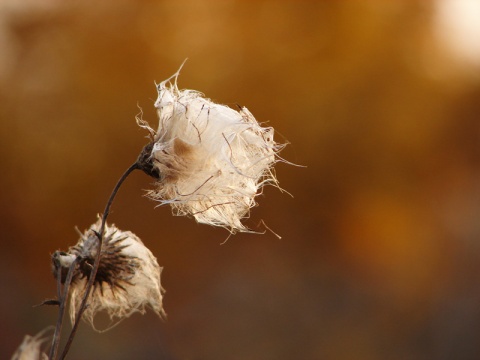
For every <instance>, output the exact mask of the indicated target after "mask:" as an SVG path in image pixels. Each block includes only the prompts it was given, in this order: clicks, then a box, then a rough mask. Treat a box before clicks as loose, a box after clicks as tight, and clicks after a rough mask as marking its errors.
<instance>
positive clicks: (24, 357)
mask: <svg viewBox="0 0 480 360" xmlns="http://www.w3.org/2000/svg"><path fill="white" fill-rule="evenodd" d="M49 330H50V329H45V330H43V331H41V332H39V333H38V334H37V335H35V336H30V335H25V337H24V338H23V341H22V343H21V344H20V346H19V347H18V349H17V350H16V351H15V354H13V356H12V360H47V359H48V356H47V354H46V353H45V352H43V351H42V345H43V344H44V343H45V342H47V341H49V340H50V338H51V336H45V333H46V332H47V331H49Z"/></svg>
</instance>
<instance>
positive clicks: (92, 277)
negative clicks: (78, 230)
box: [60, 161, 139, 360]
mask: <svg viewBox="0 0 480 360" xmlns="http://www.w3.org/2000/svg"><path fill="white" fill-rule="evenodd" d="M136 169H139V165H138V161H136V162H135V163H134V164H133V165H131V166H130V167H129V168H128V169H127V170H126V171H125V172H124V173H123V175H122V176H121V177H120V179H119V180H118V182H117V184H116V185H115V187H114V189H113V191H112V194H111V195H110V198H109V199H108V201H107V205H106V206H105V211H104V212H103V216H102V223H101V225H100V230H99V231H98V232H97V233H96V235H97V237H98V251H97V256H96V258H95V262H94V264H93V268H92V272H91V273H90V276H89V278H88V282H87V286H86V287H85V293H84V294H83V298H82V302H81V304H80V308H79V309H78V312H77V315H76V317H75V323H74V324H73V327H72V330H71V332H70V335H69V337H68V340H67V343H66V344H65V348H64V349H63V352H62V355H61V356H60V360H63V359H65V357H66V356H67V353H68V351H69V350H70V346H71V345H72V342H73V338H74V337H75V334H76V332H77V328H78V324H79V323H80V320H81V319H82V315H83V313H84V311H85V309H86V307H87V300H88V297H89V295H90V291H91V290H92V287H93V284H94V282H95V277H96V275H97V270H98V266H99V264H100V259H101V249H102V243H103V232H104V230H105V223H106V221H107V217H108V214H109V213H110V207H111V206H112V203H113V200H114V199H115V196H116V195H117V192H118V190H119V189H120V186H121V185H122V183H123V182H124V181H125V179H126V178H127V177H128V175H130V173H132V172H133V171H134V170H136Z"/></svg>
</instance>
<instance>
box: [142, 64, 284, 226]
mask: <svg viewBox="0 0 480 360" xmlns="http://www.w3.org/2000/svg"><path fill="white" fill-rule="evenodd" d="M178 75H179V72H177V73H176V74H174V75H173V76H172V77H171V78H169V79H167V80H165V81H163V82H161V83H160V84H158V85H157V90H158V98H157V100H156V102H155V107H156V108H157V112H158V116H159V126H158V130H157V131H154V130H153V129H152V128H150V126H149V125H148V124H147V123H146V122H145V121H143V120H139V121H138V122H139V125H140V126H141V127H143V128H146V129H148V130H149V131H150V133H151V135H152V137H153V146H152V147H151V152H150V154H149V156H150V160H151V161H152V163H151V164H152V165H153V167H154V170H155V171H156V173H157V174H159V177H158V181H157V183H156V189H154V190H152V191H149V192H148V194H147V195H148V196H149V197H151V198H153V199H155V200H158V201H159V202H160V204H161V205H163V204H170V205H171V206H172V208H173V212H174V214H176V215H192V216H194V217H195V219H196V220H197V221H198V222H200V223H205V224H210V225H216V226H222V227H225V228H227V229H228V230H230V231H231V232H232V233H234V232H236V231H248V229H247V228H246V227H245V226H244V225H243V224H242V223H241V219H242V218H244V217H246V216H248V214H249V210H250V208H252V207H253V206H255V205H256V202H255V197H256V196H257V195H258V194H259V193H260V191H261V188H262V187H263V185H266V184H274V185H276V178H275V175H274V173H273V172H272V166H273V165H274V164H275V162H276V161H277V157H276V154H277V153H278V151H280V149H281V148H282V147H283V146H282V145H279V144H277V143H276V142H275V141H274V140H273V133H274V131H273V128H271V127H261V126H260V125H259V124H258V122H257V120H255V118H254V117H253V115H252V114H251V113H250V112H249V111H248V110H247V109H246V108H245V107H242V108H239V109H238V111H237V110H234V109H231V108H229V107H227V106H224V105H219V104H215V103H214V102H212V101H211V100H209V99H206V98H204V97H203V95H202V94H201V93H199V92H197V91H194V90H179V89H178V87H177V77H178ZM172 79H174V81H173V83H172V82H171V80H172ZM150 175H151V174H150Z"/></svg>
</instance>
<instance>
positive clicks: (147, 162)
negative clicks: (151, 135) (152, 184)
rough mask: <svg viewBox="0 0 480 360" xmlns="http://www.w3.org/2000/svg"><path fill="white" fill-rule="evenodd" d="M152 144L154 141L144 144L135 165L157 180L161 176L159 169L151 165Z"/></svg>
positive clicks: (152, 159)
mask: <svg viewBox="0 0 480 360" xmlns="http://www.w3.org/2000/svg"><path fill="white" fill-rule="evenodd" d="M154 145H155V143H154V142H151V143H149V144H147V145H145V147H144V148H143V149H142V152H141V153H140V155H139V156H138V159H137V165H138V169H140V170H142V171H143V172H144V173H145V174H147V175H148V176H151V177H153V178H154V179H156V180H159V179H160V176H161V175H160V171H159V170H158V168H156V167H155V166H154V165H153V161H154V158H153V157H152V149H153V146H154Z"/></svg>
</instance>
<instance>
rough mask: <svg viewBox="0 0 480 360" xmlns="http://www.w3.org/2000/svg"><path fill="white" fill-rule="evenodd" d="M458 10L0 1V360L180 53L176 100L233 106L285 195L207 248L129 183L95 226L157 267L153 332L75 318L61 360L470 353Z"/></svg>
mask: <svg viewBox="0 0 480 360" xmlns="http://www.w3.org/2000/svg"><path fill="white" fill-rule="evenodd" d="M455 1H456V4H457V5H455V4H454V3H455ZM473 3H476V2H475V1H474V0H471V1H469V0H437V1H433V0H432V1H400V0H397V1H380V0H378V1H363V2H360V1H326V0H325V1H296V0H291V1H239V0H237V1H234V0H229V1H214V0H210V1H206V0H205V1H187V0H181V1H135V0H121V1H103V2H94V1H68V2H66V1H60V0H44V1H40V0H38V1H33V0H26V1H22V2H19V1H16V0H3V1H0V48H1V52H0V104H1V105H0V117H1V123H0V167H1V169H2V171H1V174H2V175H1V176H0V187H1V189H2V190H1V192H0V201H1V205H2V206H1V207H0V222H1V242H0V247H1V248H0V250H1V254H2V260H1V261H0V290H1V297H0V318H1V321H0V358H2V359H3V358H9V357H10V356H11V355H12V354H13V352H14V350H15V349H16V347H17V346H18V345H19V344H20V343H21V341H22V339H23V336H24V335H25V334H30V335H33V334H36V333H37V332H39V331H40V330H42V329H44V328H45V327H47V326H49V325H54V323H55V321H56V309H54V308H50V307H33V305H36V304H38V303H41V302H42V301H43V300H44V299H46V298H52V297H54V296H55V291H56V290H55V282H54V280H53V277H52V274H51V269H50V255H51V254H52V253H53V252H54V251H55V250H58V249H63V250H65V249H67V248H68V247H69V246H71V245H73V244H75V243H76V241H77V239H78V235H77V233H76V231H75V226H78V228H79V229H80V230H81V231H83V230H84V229H86V228H88V227H89V226H90V225H91V224H92V223H93V222H95V220H96V215H97V214H98V213H100V212H101V211H102V210H103V208H104V206H105V202H106V200H107V198H108V195H109V194H110V191H111V189H112V188H113V186H114V184H115V182H116V180H117V179H118V177H119V176H120V175H121V174H122V172H123V171H124V170H125V169H126V168H127V167H128V166H129V165H130V164H131V163H132V162H133V161H134V160H135V159H136V157H137V155H138V153H139V151H140V150H141V148H142V147H143V145H144V144H145V143H146V142H147V141H148V140H147V139H146V138H145V137H146V136H147V134H146V132H145V131H143V130H142V129H140V128H139V127H138V126H137V125H136V123H135V116H136V115H137V114H138V113H139V111H140V110H139V107H140V108H141V109H142V110H143V118H144V119H145V120H147V121H149V122H150V124H151V125H152V126H153V127H155V126H156V124H157V119H156V114H155V111H154V107H153V103H154V100H155V99H156V89H155V85H154V81H156V82H157V83H158V82H160V81H161V80H163V79H166V78H168V77H169V76H170V75H172V74H173V73H174V72H175V71H176V70H177V69H178V67H179V66H180V64H181V63H182V62H183V60H184V59H185V58H188V61H187V63H186V65H185V66H184V68H183V70H182V73H181V75H180V77H179V80H178V81H179V87H180V88H190V89H195V90H198V91H201V92H203V93H204V94H205V95H206V96H207V97H208V98H211V99H213V100H214V101H216V102H218V103H222V104H227V105H229V106H232V107H235V106H236V105H235V104H240V105H244V106H246V107H247V108H248V109H249V110H250V111H251V112H252V113H253V114H254V116H255V117H256V119H257V120H258V121H259V122H262V123H265V124H267V125H268V126H273V127H274V128H275V129H276V139H277V141H279V142H288V143H289V145H288V146H287V147H286V149H285V150H284V151H283V152H282V156H283V157H284V158H285V159H287V160H288V161H290V162H293V163H295V164H299V165H303V166H305V167H296V166H292V165H287V164H282V163H279V164H278V165H277V167H276V168H277V176H278V179H279V181H280V186H281V187H282V188H284V189H285V190H287V191H288V192H289V193H291V194H292V195H293V197H290V196H289V195H288V194H287V193H282V192H280V191H278V190H277V189H275V188H267V189H265V191H264V194H263V195H261V196H260V197H259V198H258V202H259V207H257V208H254V209H253V211H252V213H251V217H250V218H249V219H248V220H247V221H246V224H247V225H248V226H250V227H251V228H252V229H254V230H259V231H262V230H263V227H261V226H260V227H259V223H261V221H262V220H263V221H264V222H265V223H266V224H267V225H268V227H269V228H271V229H272V230H273V231H274V232H275V233H278V234H280V235H281V236H282V238H281V239H278V238H277V237H276V236H274V235H273V234H272V233H270V232H268V231H267V232H266V233H265V234H264V235H255V234H237V235H235V236H232V237H230V238H229V240H228V241H227V242H226V243H225V244H223V245H220V244H221V243H222V242H223V241H224V240H225V239H226V238H227V237H228V232H226V231H225V230H223V229H220V228H213V227H208V226H205V225H199V224H196V223H195V221H194V220H193V219H189V218H180V217H174V216H172V215H171V211H170V209H169V208H167V207H160V208H155V205H156V204H155V203H154V202H152V201H150V200H148V199H147V198H145V197H144V196H143V195H144V194H145V191H144V189H148V188H150V187H151V180H150V179H149V178H147V177H146V176H145V175H143V174H141V173H138V174H137V173H134V174H133V175H132V176H131V177H130V178H129V179H128V180H127V181H126V183H125V184H124V186H123V187H122V189H121V190H120V193H119V195H118V197H117V199H116V201H115V203H114V205H113V211H112V214H111V216H110V218H109V221H111V222H113V223H115V224H116V225H117V226H118V227H119V228H120V229H122V230H130V231H132V232H134V233H136V234H137V235H138V236H139V237H140V238H141V239H142V240H143V242H144V243H145V244H146V245H147V246H148V247H149V248H150V249H151V250H152V252H153V253H154V254H155V256H156V257H157V258H158V261H159V263H160V265H161V266H164V271H163V274H162V283H163V285H164V287H165V288H166V290H167V293H166V295H165V303H164V306H165V310H166V312H167V314H168V320H167V321H166V322H162V321H161V320H160V319H158V318H156V317H155V315H154V314H152V313H147V314H146V315H145V316H139V315H137V316H133V317H131V318H129V319H127V320H125V321H124V322H122V323H121V324H120V325H119V326H117V327H116V328H114V329H113V330H111V331H109V332H106V333H102V334H97V333H95V332H94V331H93V330H92V329H91V328H90V327H89V326H88V325H87V324H82V325H81V326H80V330H79V333H78V336H77V338H76V339H75V342H74V343H73V347H72V350H71V353H70V357H69V358H70V359H104V360H106V359H134V358H135V359H253V360H255V359H339V360H340V359H356V360H362V359H365V360H367V359H368V360H375V359H450V358H455V359H478V357H479V354H480V342H479V341H478V334H479V333H480V279H479V275H478V274H479V273H480V272H479V271H480V262H479V260H480V221H479V219H480V142H479V140H480V121H479V120H480V76H479V75H480V51H478V49H475V42H474V41H473V42H472V43H468V40H469V39H470V38H471V37H472V36H474V35H475V34H476V35H477V36H478V37H477V46H478V47H480V43H478V39H480V30H479V29H478V26H477V27H475V19H476V20H477V21H478V23H479V24H480V9H479V7H478V6H477V7H475V6H474V4H473ZM452 4H453V5H452ZM459 4H460V5H459ZM461 4H463V5H465V6H463V7H462V6H461ZM469 6H470V7H469ZM472 14H473V15H475V14H476V15H478V17H477V18H475V17H472ZM472 18H473V19H474V20H473V22H472ZM469 21H470V22H469ZM469 24H470V25H471V26H470V27H469ZM469 31H470V32H469ZM455 36H456V37H455ZM472 44H473V45H472ZM67 327H68V326H67Z"/></svg>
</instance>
